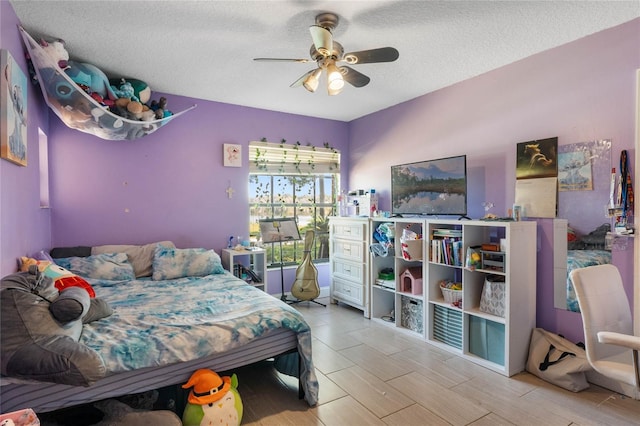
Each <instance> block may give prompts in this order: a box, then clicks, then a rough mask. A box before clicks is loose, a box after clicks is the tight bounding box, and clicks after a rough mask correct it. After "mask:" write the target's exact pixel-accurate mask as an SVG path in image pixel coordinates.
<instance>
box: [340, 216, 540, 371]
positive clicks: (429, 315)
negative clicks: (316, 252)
mask: <svg viewBox="0 0 640 426" xmlns="http://www.w3.org/2000/svg"><path fill="white" fill-rule="evenodd" d="M349 220H352V219H350V218H336V219H335V220H334V219H333V218H332V223H341V224H343V225H340V226H344V223H348V222H345V221H349ZM353 220H356V221H358V222H355V223H357V224H359V225H358V230H364V231H366V232H367V234H362V235H358V236H357V238H360V240H359V241H360V243H361V244H366V245H369V244H371V243H375V242H376V240H375V238H374V236H373V233H374V232H375V231H376V229H377V228H378V227H379V226H380V225H381V224H387V226H386V227H387V228H392V229H393V230H394V232H393V249H392V250H390V251H389V253H388V254H387V256H380V255H376V254H374V253H375V250H371V251H370V252H369V253H368V256H369V257H370V259H369V260H368V261H367V262H366V263H364V264H363V265H364V266H365V267H367V268H368V282H369V287H370V289H369V291H368V294H369V295H370V313H371V320H373V321H379V322H381V323H384V324H387V325H388V326H390V327H394V328H395V329H397V330H399V331H402V332H405V333H408V334H409V335H412V336H414V337H417V338H421V339H424V340H426V341H427V342H428V343H430V344H433V345H435V346H437V347H439V348H442V349H444V350H447V351H450V352H452V353H455V354H458V355H459V356H461V357H463V358H465V359H468V360H470V361H473V362H475V363H477V364H480V365H482V366H485V367H487V368H489V369H491V370H493V371H496V372H498V373H500V374H503V375H505V376H512V375H514V374H516V373H518V372H520V371H523V370H524V368H525V365H526V360H527V356H528V350H529V340H530V336H531V330H532V329H533V328H534V327H535V324H536V222H533V221H519V222H513V221H483V220H445V219H429V218H382V217H377V218H371V219H362V218H358V219H353ZM363 220H367V221H368V225H366V226H365V225H364V224H363V222H362V221H363ZM406 228H408V229H411V230H412V231H413V232H415V233H416V234H419V235H421V237H422V238H421V240H420V242H419V243H414V244H413V245H414V247H413V249H414V253H417V252H419V251H420V250H421V252H422V253H421V254H420V255H415V256H412V257H411V259H405V258H404V257H403V255H402V244H401V243H402V241H401V238H402V230H403V229H406ZM332 229H333V227H332ZM351 236H352V237H353V233H351ZM357 238H356V239H357ZM352 239H353V238H352ZM416 245H417V246H419V248H416V247H415V246H416ZM483 245H484V246H485V247H484V248H483ZM332 247H334V246H333V245H332ZM469 248H474V249H476V250H477V253H478V257H477V259H478V262H479V263H478V264H477V266H474V267H468V266H467V263H466V258H467V251H468V249H469ZM415 250H417V252H416V251H415ZM331 257H332V259H333V258H334V257H335V258H336V261H337V262H338V263H340V262H342V263H344V259H341V257H343V255H341V254H340V253H339V249H337V248H335V247H334V251H333V252H332V254H331ZM358 259H359V257H358ZM332 261H333V260H332ZM390 269H392V270H393V279H386V280H380V279H379V275H380V273H381V272H383V271H388V270H390ZM407 270H409V271H412V274H411V276H410V277H406V276H404V275H403V273H404V272H405V271H407ZM332 271H333V273H334V274H335V273H336V271H335V270H334V269H333V268H332ZM420 276H421V277H420ZM405 278H407V279H408V280H409V282H405V281H404V280H405ZM342 280H343V279H342V278H341V277H340V276H338V277H334V278H332V286H334V285H336V286H337V289H336V290H333V291H334V293H335V292H336V291H337V290H338V289H339V288H340V287H339V286H340V285H341V282H342ZM487 280H492V281H496V280H498V281H504V316H501V315H494V314H491V313H488V312H485V311H483V310H481V309H480V302H481V298H482V292H483V287H484V285H485V281H487ZM442 281H445V282H452V283H459V284H461V285H462V290H461V292H460V293H456V297H454V298H448V299H447V300H445V297H444V296H443V292H442V290H441V289H440V283H441V282H442ZM460 295H461V300H460V301H459V302H457V303H452V300H453V301H456V300H457V299H458V298H459V296H460Z"/></svg>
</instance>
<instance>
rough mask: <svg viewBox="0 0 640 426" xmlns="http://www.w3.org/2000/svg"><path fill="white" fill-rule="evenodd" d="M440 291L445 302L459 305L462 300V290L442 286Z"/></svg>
mask: <svg viewBox="0 0 640 426" xmlns="http://www.w3.org/2000/svg"><path fill="white" fill-rule="evenodd" d="M440 290H441V291H442V297H444V301H445V302H447V303H457V302H459V301H461V300H462V290H452V289H450V288H446V287H443V286H442V285H441V286H440Z"/></svg>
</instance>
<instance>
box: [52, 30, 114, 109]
mask: <svg viewBox="0 0 640 426" xmlns="http://www.w3.org/2000/svg"><path fill="white" fill-rule="evenodd" d="M40 45H41V47H42V48H43V49H44V51H45V53H46V54H47V55H48V56H49V57H50V58H51V61H52V62H53V63H55V64H57V65H58V66H59V67H60V68H62V69H63V70H64V72H65V73H66V74H67V75H68V76H69V78H71V80H73V82H74V83H76V84H77V85H78V86H80V87H81V88H82V89H83V90H84V91H86V92H87V93H88V94H92V93H97V94H98V95H100V97H101V98H102V99H104V100H106V99H110V100H115V99H116V95H115V94H114V93H113V90H112V89H111V86H110V85H109V79H108V78H107V76H106V74H105V73H104V72H102V70H100V69H99V68H98V67H96V66H95V65H92V64H87V63H83V62H77V61H72V60H70V59H69V52H68V51H67V49H66V47H65V45H64V41H63V40H61V39H57V40H54V41H52V42H47V41H45V40H40Z"/></svg>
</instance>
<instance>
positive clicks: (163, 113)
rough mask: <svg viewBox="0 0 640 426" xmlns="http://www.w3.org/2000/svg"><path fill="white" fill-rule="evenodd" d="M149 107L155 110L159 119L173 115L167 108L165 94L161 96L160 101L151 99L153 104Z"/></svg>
mask: <svg viewBox="0 0 640 426" xmlns="http://www.w3.org/2000/svg"><path fill="white" fill-rule="evenodd" d="M149 108H151V109H152V110H153V111H155V113H156V119H158V120H161V119H163V118H167V117H171V116H172V115H173V113H172V112H171V111H169V110H168V109H167V98H165V97H164V96H163V97H161V98H160V100H159V101H156V100H153V101H151V105H149Z"/></svg>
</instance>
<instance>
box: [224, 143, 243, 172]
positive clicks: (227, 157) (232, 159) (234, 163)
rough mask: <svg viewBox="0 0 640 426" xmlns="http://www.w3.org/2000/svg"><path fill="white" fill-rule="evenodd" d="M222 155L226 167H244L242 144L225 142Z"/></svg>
mask: <svg viewBox="0 0 640 426" xmlns="http://www.w3.org/2000/svg"><path fill="white" fill-rule="evenodd" d="M222 155H223V157H224V166H225V167H242V145H238V144H234V143H225V144H224V146H223V153H222Z"/></svg>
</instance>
